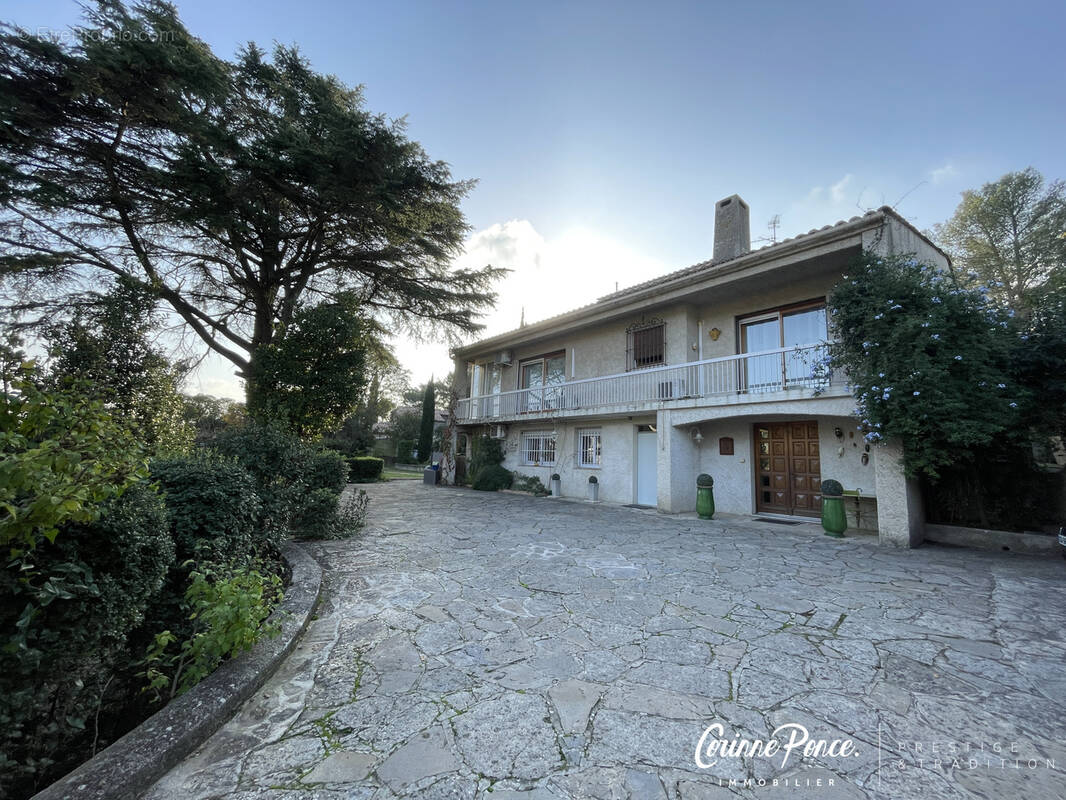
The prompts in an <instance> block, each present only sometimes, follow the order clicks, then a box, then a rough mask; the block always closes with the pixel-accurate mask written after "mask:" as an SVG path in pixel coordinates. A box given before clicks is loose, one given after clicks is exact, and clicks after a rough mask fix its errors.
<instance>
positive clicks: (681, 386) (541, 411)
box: [456, 344, 834, 423]
mask: <svg viewBox="0 0 1066 800" xmlns="http://www.w3.org/2000/svg"><path fill="white" fill-rule="evenodd" d="M826 356H827V351H826V345H824V344H816V345H803V346H799V347H780V348H778V349H776V350H764V351H761V352H758V353H744V354H742V355H735V356H724V357H722V358H711V359H707V360H705V361H690V362H688V363H687V364H678V365H676V366H666V367H652V368H650V369H642V370H634V371H633V372H624V373H620V374H617V375H604V376H602V377H598V378H585V379H583V380H578V381H569V382H567V383H558V384H553V385H550V386H536V387H532V388H529V389H519V390H517V391H513V392H501V393H499V394H490V395H483V396H481V397H467V398H464V399H462V400H460V401H459V404H458V407H457V410H456V416H457V418H458V421H459V422H465V423H470V422H504V421H508V420H514V419H522V418H527V419H528V418H531V417H555V416H579V415H582V414H587V413H591V412H592V411H593V410H595V411H603V412H608V411H610V410H611V409H617V410H622V409H625V410H640V409H645V408H648V409H650V408H659V407H661V406H662V405H663V404H666V403H672V402H674V401H680V400H691V399H702V398H709V399H710V398H718V399H719V400H721V399H724V398H728V397H730V396H736V395H751V394H761V393H766V392H780V391H785V390H788V389H811V390H823V391H824V390H826V389H828V388H829V387H830V386H831V385H833V383H834V381H833V376H832V375H831V374H830V372H829V370H828V368H827V366H826Z"/></svg>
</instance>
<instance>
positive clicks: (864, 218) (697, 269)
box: [453, 206, 950, 355]
mask: <svg viewBox="0 0 1066 800" xmlns="http://www.w3.org/2000/svg"><path fill="white" fill-rule="evenodd" d="M886 217H892V218H893V219H895V220H896V221H897V222H900V223H901V224H903V225H904V226H906V227H907V228H909V229H910V230H911V231H913V232H914V233H915V234H916V235H918V236H919V237H921V238H922V239H923V240H924V241H925V242H927V243H928V244H929V245H930V246H931V247H932V248H934V249H935V250H936V251H937V252H939V253H941V254H942V255H943V256H944V257H945V258H949V257H948V255H947V253H944V251H943V250H941V249H940V248H939V247H937V246H936V245H935V244H934V243H933V242H931V241H929V238H928V237H927V236H926V235H925V234H924V233H922V232H921V231H920V230H918V229H917V228H916V227H914V226H913V225H912V224H911V223H910V222H908V221H907V220H906V219H904V218H903V217H902V216H901V215H900V214H899V213H898V212H896V211H895V210H894V209H892V208H891V207H889V206H882V207H881V208H878V209H876V210H874V211H867V212H866V213H865V214H862V215H858V216H854V217H851V218H850V219H846V220H839V221H838V222H836V223H834V224H832V225H823V226H822V227H821V228H812V229H811V230H809V231H808V232H807V233H801V234H797V235H796V236H792V237H790V238H788V239H782V240H781V241H780V242H774V243H773V244H769V245H766V246H764V247H760V248H758V249H757V250H752V251H750V252H747V253H744V254H742V255H739V256H736V257H734V258H729V259H722V260H720V261H714V260H713V259H708V260H707V261H701V262H699V263H698V264H693V265H692V266H689V267H684V268H682V269H679V270H675V271H673V272H668V273H666V274H665V275H659V276H657V277H655V278H652V279H650V280H647V281H643V282H641V283H638V284H635V285H633V286H628V287H626V288H625V289H620V290H618V291H617V292H612V293H611V294H607V295H604V296H603V297H600V298H598V299H596V300H595V301H593V302H591V303H587V304H585V305H583V306H578V307H577V308H573V309H571V310H570V311H564V312H563V313H561V314H556V315H554V316H551V317H546V318H545V319H542V320H539V321H537V322H534V323H531V324H529V325H524V326H521V327H518V328H512V329H511V330H509V331H504V332H503V333H498V334H495V335H493V336H489V337H486V338H485V339H480V340H478V341H476V342H471V343H470V344H468V345H463V346H461V347H456V348H455V349H454V350H453V354H454V355H461V354H464V353H470V352H474V351H477V350H481V349H485V348H487V347H490V346H497V345H499V346H504V345H508V344H509V343H508V340H512V339H514V338H515V337H516V335H518V334H521V335H523V336H530V335H537V334H539V333H542V332H544V331H545V330H547V329H550V328H551V327H553V326H554V325H557V324H558V323H560V322H564V321H569V320H571V319H573V318H575V317H580V316H582V315H584V314H587V313H589V312H592V311H597V310H601V309H603V310H606V309H608V308H611V307H612V306H616V305H622V304H625V303H628V302H630V301H631V300H635V299H636V298H638V297H639V296H640V295H642V294H650V293H653V292H658V291H661V290H662V289H664V288H666V287H667V286H671V285H675V284H683V283H685V282H686V280H689V279H695V278H701V277H705V276H707V275H709V274H711V273H712V272H714V273H717V272H719V271H723V272H725V271H732V268H733V267H736V268H740V267H741V266H751V265H753V264H758V263H759V262H761V261H765V260H769V259H772V258H776V257H778V256H780V255H784V254H786V253H788V252H790V251H792V250H795V249H801V248H803V247H807V246H814V245H817V244H820V243H822V242H823V241H824V240H832V239H834V238H836V237H838V236H841V235H842V234H846V233H851V232H853V229H854V230H855V231H859V230H866V229H868V228H872V227H875V226H876V225H879V224H881V223H883V222H884V220H885V218H886ZM949 260H950V259H949Z"/></svg>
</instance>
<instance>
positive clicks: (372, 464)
mask: <svg viewBox="0 0 1066 800" xmlns="http://www.w3.org/2000/svg"><path fill="white" fill-rule="evenodd" d="M348 467H349V470H350V471H349V475H348V480H350V481H351V482H352V483H369V482H371V481H377V480H381V477H382V470H384V469H385V462H384V461H383V460H382V459H380V458H372V457H369V456H356V457H354V458H349V459H348Z"/></svg>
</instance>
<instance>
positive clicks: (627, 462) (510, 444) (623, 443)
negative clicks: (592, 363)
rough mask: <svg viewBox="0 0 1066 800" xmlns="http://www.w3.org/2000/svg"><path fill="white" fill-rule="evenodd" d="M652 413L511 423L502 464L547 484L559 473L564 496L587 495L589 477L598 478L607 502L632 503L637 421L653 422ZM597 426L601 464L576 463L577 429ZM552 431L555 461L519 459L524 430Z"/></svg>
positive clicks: (603, 499) (603, 497) (640, 422)
mask: <svg viewBox="0 0 1066 800" xmlns="http://www.w3.org/2000/svg"><path fill="white" fill-rule="evenodd" d="M654 422H655V417H647V418H646V419H637V418H634V420H632V421H630V420H627V419H626V420H590V421H582V422H580V423H573V422H567V423H562V422H560V423H557V424H555V425H553V424H552V423H551V422H547V423H545V424H544V425H537V424H535V423H532V424H529V425H511V426H510V428H509V429H508V432H507V438H506V440H505V442H504V453H505V459H504V462H503V466H504V467H506V468H507V469H509V470H511V471H512V472H517V473H519V474H522V475H535V476H536V477H538V478H540V480H541V482H542V483H543V484H544V486H545V487H546V488H550V487H549V483H548V482H549V480H550V479H551V476H552V473H556V472H557V473H559V478H560V482H561V488H562V493H563V495H564V496H566V497H579V498H585V497H587V496H588V480H589V476H590V475H595V476H596V478H597V479H598V480H599V486H600V489H599V499H600V500H601V501H605V502H609V503H632V502H633V491H634V483H633V481H634V474H635V470H634V457H635V450H636V438H635V437H636V432H637V425H638V424H648V423H652V424H654ZM585 428H594V429H599V431H600V436H601V447H602V462H603V463H602V465H601V466H600V467H598V468H594V467H581V466H578V461H579V459H578V453H577V449H578V440H577V435H578V434H577V432H578V431H579V430H582V429H585ZM552 430H554V431H555V464H554V465H553V466H540V467H537V466H532V465H529V464H523V463H522V453H521V439H522V434H523V432H526V431H552Z"/></svg>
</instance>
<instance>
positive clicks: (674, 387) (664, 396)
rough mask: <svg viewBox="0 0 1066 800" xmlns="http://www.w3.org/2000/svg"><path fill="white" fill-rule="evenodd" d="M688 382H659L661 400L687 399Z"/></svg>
mask: <svg viewBox="0 0 1066 800" xmlns="http://www.w3.org/2000/svg"><path fill="white" fill-rule="evenodd" d="M686 384H687V381H683V380H676V381H659V399H660V400H676V399H678V398H680V397H686V396H687V395H686V389H687V386H686Z"/></svg>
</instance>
